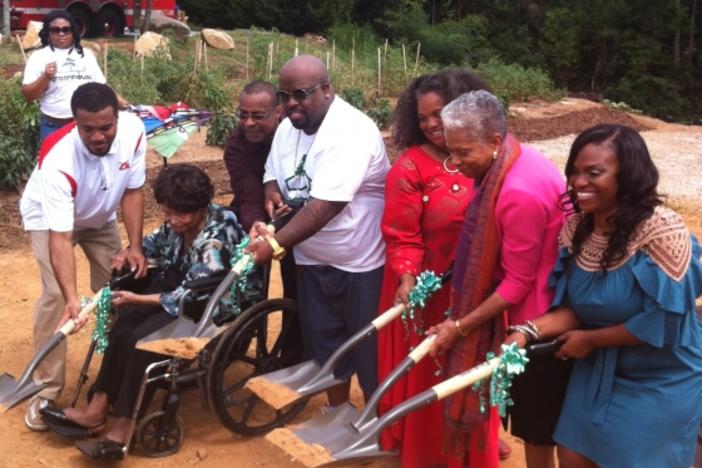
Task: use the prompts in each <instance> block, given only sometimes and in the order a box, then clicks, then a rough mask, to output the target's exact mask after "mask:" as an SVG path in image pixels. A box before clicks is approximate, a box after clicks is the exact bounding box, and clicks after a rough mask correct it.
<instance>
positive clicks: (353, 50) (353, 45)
mask: <svg viewBox="0 0 702 468" xmlns="http://www.w3.org/2000/svg"><path fill="white" fill-rule="evenodd" d="M355 71H356V36H354V37H352V38H351V85H353V84H354V81H355V80H354V73H355Z"/></svg>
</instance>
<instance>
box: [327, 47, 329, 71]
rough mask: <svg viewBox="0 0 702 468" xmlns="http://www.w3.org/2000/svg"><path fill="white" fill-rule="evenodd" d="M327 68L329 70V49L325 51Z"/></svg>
mask: <svg viewBox="0 0 702 468" xmlns="http://www.w3.org/2000/svg"><path fill="white" fill-rule="evenodd" d="M327 70H329V51H327Z"/></svg>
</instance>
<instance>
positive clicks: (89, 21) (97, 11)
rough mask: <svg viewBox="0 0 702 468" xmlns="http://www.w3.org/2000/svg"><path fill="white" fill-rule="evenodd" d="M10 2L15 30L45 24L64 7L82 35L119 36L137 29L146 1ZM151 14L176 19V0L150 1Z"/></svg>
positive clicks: (40, 0)
mask: <svg viewBox="0 0 702 468" xmlns="http://www.w3.org/2000/svg"><path fill="white" fill-rule="evenodd" d="M3 1H9V2H10V21H11V27H12V29H13V30H14V29H26V27H27V23H28V22H29V21H30V20H34V21H42V20H43V19H44V15H46V14H47V13H49V12H50V11H51V10H55V9H57V8H65V9H66V10H68V11H69V12H70V13H71V14H72V15H73V16H74V17H75V19H76V22H77V23H78V27H79V29H80V31H81V36H84V37H93V36H117V35H121V34H122V33H123V32H124V28H125V27H127V28H134V27H135V25H136V26H138V24H139V18H140V17H141V16H142V15H143V11H144V9H145V7H146V0H2V1H0V4H2V2H3ZM151 8H152V13H159V14H163V15H166V16H169V17H171V18H176V17H177V7H176V1H175V0H151Z"/></svg>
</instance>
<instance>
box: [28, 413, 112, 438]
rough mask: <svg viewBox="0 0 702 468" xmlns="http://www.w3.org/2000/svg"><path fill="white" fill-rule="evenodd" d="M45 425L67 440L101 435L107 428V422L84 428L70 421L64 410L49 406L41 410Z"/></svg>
mask: <svg viewBox="0 0 702 468" xmlns="http://www.w3.org/2000/svg"><path fill="white" fill-rule="evenodd" d="M39 413H40V414H41V417H42V419H43V420H44V423H46V425H47V427H48V428H49V429H50V430H51V431H53V432H55V433H56V434H58V435H60V436H62V437H66V438H67V439H84V438H87V437H90V436H93V435H95V434H97V433H99V432H100V431H101V430H102V428H103V427H104V426H105V421H102V422H101V423H99V424H96V425H94V426H84V425H82V424H79V423H77V422H75V421H73V420H71V419H68V417H67V416H66V413H64V412H63V409H61V408H56V407H55V406H47V407H45V408H42V409H40V410H39Z"/></svg>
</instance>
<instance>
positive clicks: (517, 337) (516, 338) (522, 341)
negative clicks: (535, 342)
mask: <svg viewBox="0 0 702 468" xmlns="http://www.w3.org/2000/svg"><path fill="white" fill-rule="evenodd" d="M512 343H517V346H518V347H520V348H523V347H525V346H526V345H527V338H526V336H524V334H523V333H519V332H514V333H510V334H509V336H508V337H507V339H506V340H505V342H504V344H506V345H508V344H512Z"/></svg>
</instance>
